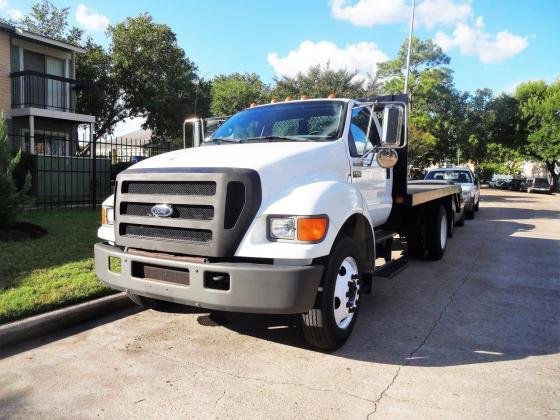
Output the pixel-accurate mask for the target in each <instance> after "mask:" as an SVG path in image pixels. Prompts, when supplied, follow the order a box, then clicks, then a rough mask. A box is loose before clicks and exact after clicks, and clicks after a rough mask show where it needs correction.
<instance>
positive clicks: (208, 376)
mask: <svg viewBox="0 0 560 420" xmlns="http://www.w3.org/2000/svg"><path fill="white" fill-rule="evenodd" d="M480 207H481V209H480V212H478V213H477V214H476V218H475V220H468V221H467V222H466V224H465V227H463V228H458V229H457V230H456V232H455V237H454V238H453V239H452V240H451V241H450V243H449V245H448V249H447V254H446V255H445V257H444V259H443V260H442V261H440V262H428V261H412V262H411V264H410V266H409V267H408V268H407V269H406V270H405V271H403V272H401V273H400V274H398V275H397V276H396V277H394V278H393V279H391V280H389V279H387V280H385V279H381V280H378V281H377V282H376V283H375V285H374V292H373V294H372V295H370V296H366V297H364V300H363V302H362V308H361V312H360V316H359V319H358V322H357V325H356V328H355V330H354V332H353V335H352V337H351V338H350V340H349V341H348V342H347V344H346V345H345V346H344V347H342V348H341V349H340V350H338V351H336V352H334V353H332V354H325V353H321V352H317V351H314V350H313V349H311V348H309V347H308V346H307V344H306V343H305V341H304V339H303V338H302V336H301V331H300V330H299V326H298V318H297V317H280V316H260V315H245V314H221V313H210V314H209V313H208V312H204V311H200V310H195V309H190V308H181V307H177V306H173V307H170V308H169V309H168V310H166V311H164V312H156V311H153V310H146V311H139V310H137V309H130V310H127V311H123V312H120V313H117V314H109V315H108V316H107V317H106V318H103V319H100V320H97V321H95V322H91V323H88V324H85V325H81V326H80V327H77V328H74V329H69V330H65V331H62V332H60V333H58V334H55V335H52V336H48V337H45V338H44V339H41V340H38V341H34V342H31V343H27V344H25V345H22V346H19V347H17V348H13V349H11V350H9V351H7V352H5V353H4V354H3V355H2V357H3V359H2V360H1V361H0V371H1V372H2V375H1V377H0V417H15V418H22V417H37V416H40V417H51V418H52V417H56V418H60V417H66V418H70V417H72V418H81V417H97V416H101V417H115V418H123V417H140V416H143V417H149V418H152V417H181V418H261V419H262V418H337V419H339V418H348V419H360V418H367V417H368V416H369V417H380V418H395V417H424V418H427V417H429V418H450V417H453V418H457V417H464V418H466V417H469V418H472V417H486V418H489V417H492V418H559V417H560V196H559V195H537V194H527V193H521V192H511V191H499V190H489V189H485V190H483V191H482V201H481V206H480Z"/></svg>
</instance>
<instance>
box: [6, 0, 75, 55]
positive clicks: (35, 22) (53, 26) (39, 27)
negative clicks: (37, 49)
mask: <svg viewBox="0 0 560 420" xmlns="http://www.w3.org/2000/svg"><path fill="white" fill-rule="evenodd" d="M69 9H70V8H69V7H63V8H58V7H56V6H55V5H54V4H53V3H51V2H50V1H49V0H43V1H42V2H41V3H35V4H33V5H32V6H31V12H30V13H29V15H27V16H24V17H23V18H22V19H20V20H19V21H16V22H14V23H15V24H16V25H18V26H21V27H23V28H25V29H26V30H27V31H29V32H33V33H36V34H39V35H43V36H46V37H49V38H53V39H58V40H60V41H65V42H69V43H71V44H77V43H79V42H80V41H81V39H82V35H83V31H82V30H81V29H79V28H77V27H76V26H72V27H69V25H68V11H69Z"/></svg>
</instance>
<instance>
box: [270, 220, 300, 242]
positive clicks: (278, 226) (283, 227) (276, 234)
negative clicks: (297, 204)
mask: <svg viewBox="0 0 560 420" xmlns="http://www.w3.org/2000/svg"><path fill="white" fill-rule="evenodd" d="M268 233H269V236H270V238H271V239H295V237H296V219H295V218H294V217H271V218H270V219H268Z"/></svg>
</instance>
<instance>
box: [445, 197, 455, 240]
mask: <svg viewBox="0 0 560 420" xmlns="http://www.w3.org/2000/svg"><path fill="white" fill-rule="evenodd" d="M447 221H448V223H447V237H448V238H453V235H454V234H455V205H453V206H452V209H451V211H450V212H448V213H447Z"/></svg>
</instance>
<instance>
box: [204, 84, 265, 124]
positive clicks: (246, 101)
mask: <svg viewBox="0 0 560 420" xmlns="http://www.w3.org/2000/svg"><path fill="white" fill-rule="evenodd" d="M268 93H269V88H268V86H267V85H265V84H264V83H263V82H262V80H261V78H260V76H259V75H258V74H256V73H232V74H228V75H224V74H221V75H218V76H216V77H215V78H214V80H212V88H211V96H212V100H211V103H210V111H211V112H212V115H214V116H217V117H219V116H224V115H232V114H235V113H236V112H238V111H241V110H242V109H245V108H247V107H249V105H251V103H252V102H257V103H259V102H261V103H262V102H264V101H266V100H267V99H268V97H267V96H268Z"/></svg>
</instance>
